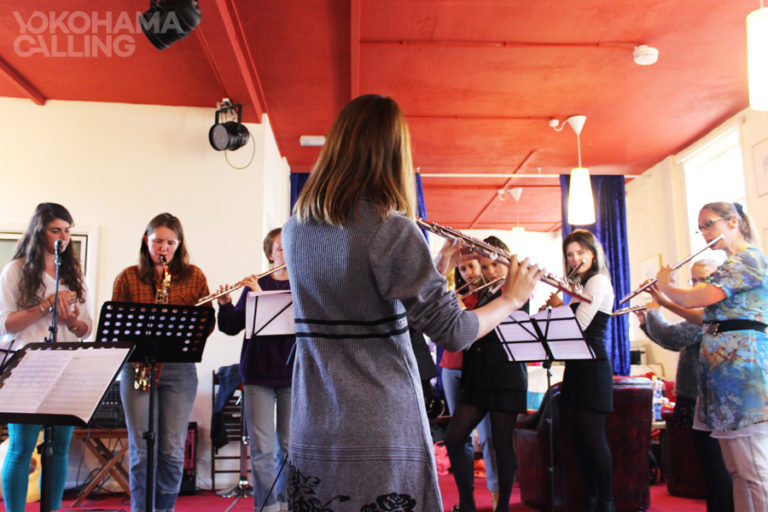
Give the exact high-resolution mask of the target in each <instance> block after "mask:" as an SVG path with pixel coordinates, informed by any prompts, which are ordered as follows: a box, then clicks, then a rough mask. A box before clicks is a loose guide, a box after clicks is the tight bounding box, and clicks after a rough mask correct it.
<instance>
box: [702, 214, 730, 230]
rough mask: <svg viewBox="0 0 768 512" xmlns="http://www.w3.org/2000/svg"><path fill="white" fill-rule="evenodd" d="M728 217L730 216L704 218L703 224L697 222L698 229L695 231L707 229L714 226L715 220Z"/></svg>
mask: <svg viewBox="0 0 768 512" xmlns="http://www.w3.org/2000/svg"><path fill="white" fill-rule="evenodd" d="M729 219H730V217H720V218H719V219H709V220H705V221H704V223H703V224H699V231H697V233H701V232H702V231H704V230H705V229H709V228H711V227H712V226H714V225H715V223H716V222H718V221H721V220H729Z"/></svg>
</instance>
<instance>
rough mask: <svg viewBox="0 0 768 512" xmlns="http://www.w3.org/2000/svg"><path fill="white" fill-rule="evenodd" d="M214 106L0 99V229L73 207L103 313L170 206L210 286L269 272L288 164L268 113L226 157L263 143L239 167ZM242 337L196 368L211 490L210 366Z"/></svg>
mask: <svg viewBox="0 0 768 512" xmlns="http://www.w3.org/2000/svg"><path fill="white" fill-rule="evenodd" d="M214 110H215V109H214V108H213V106H212V107H211V108H186V107H163V106H152V105H127V104H114V103H85V102H63V101H49V102H48V103H47V104H46V105H45V106H37V105H34V104H32V103H31V102H30V101H27V100H23V99H11V98H0V118H1V119H2V120H3V122H2V123H0V155H2V164H0V173H1V174H0V176H1V177H2V179H1V180H0V184H1V186H2V192H3V193H2V197H3V199H2V201H0V228H3V227H21V228H22V229H23V228H24V227H25V226H26V223H27V222H28V220H29V218H30V216H31V215H32V213H33V210H34V208H35V205H36V204H37V203H39V202H43V201H53V202H58V203H61V204H63V205H65V206H66V207H67V208H68V209H69V210H70V212H71V213H72V215H73V217H74V219H75V223H76V230H85V231H87V232H90V233H92V234H98V237H97V238H98V239H97V240H96V244H95V246H94V247H92V249H93V252H91V254H90V256H89V257H90V258H92V259H91V261H92V262H93V261H96V260H98V261H97V262H98V266H97V267H95V268H94V267H91V268H92V269H93V270H91V272H92V274H93V275H91V276H90V277H91V279H90V281H89V282H90V287H91V290H90V299H91V301H92V303H93V304H95V308H96V309H97V308H98V307H100V305H101V304H102V303H103V302H104V301H107V300H109V299H110V298H111V295H112V282H113V280H114V278H115V276H116V275H117V274H118V273H119V272H120V271H121V270H122V269H123V268H125V267H127V266H129V265H133V264H135V263H136V261H137V257H138V251H139V244H140V239H141V235H142V233H143V231H144V228H145V226H146V224H147V222H148V221H149V220H150V219H151V218H152V217H153V216H155V215H156V214H158V213H160V212H163V211H168V212H171V213H173V214H174V215H176V216H178V217H179V218H180V219H181V221H182V223H183V225H184V230H185V236H186V242H187V247H188V250H189V252H190V255H191V259H192V262H193V263H194V264H196V265H198V266H199V267H200V268H202V269H203V272H205V274H206V276H207V278H208V285H209V287H210V288H211V289H214V288H215V287H217V286H218V285H220V284H224V283H234V282H237V281H238V280H240V279H241V278H242V277H243V276H245V275H246V274H250V273H254V272H260V271H263V270H265V269H266V258H265V257H264V256H263V253H262V249H261V246H262V240H263V237H264V234H265V233H266V232H267V231H268V230H269V229H271V228H274V227H276V226H279V225H282V224H283V223H284V222H285V220H287V217H288V209H289V205H288V202H289V192H288V191H289V176H288V174H289V169H288V166H287V164H286V162H285V160H284V159H283V158H281V157H280V155H279V153H278V151H277V146H276V144H275V141H274V137H273V135H272V131H271V128H270V127H269V122H268V120H267V119H266V117H265V119H264V122H262V123H261V124H258V125H256V124H248V125H247V126H248V129H249V131H250V133H251V139H252V141H249V143H248V144H247V145H246V146H245V147H243V148H241V149H239V150H238V151H236V152H234V153H232V154H231V155H230V160H231V161H232V163H233V164H235V165H239V166H242V165H245V164H246V163H247V162H248V160H249V158H250V155H251V152H252V150H253V149H252V148H254V147H255V153H254V158H253V162H252V163H251V164H250V165H249V166H248V167H247V168H246V169H244V170H234V169H232V168H231V167H230V166H229V165H228V164H227V163H226V161H225V159H224V154H223V153H220V152H217V151H214V150H213V149H212V148H211V147H210V145H209V143H208V130H209V128H210V127H211V125H212V124H213V120H214ZM254 145H255V146H254ZM94 271H95V272H94ZM240 342H241V337H239V336H236V337H230V336H226V335H224V334H221V333H220V332H218V331H216V332H214V334H213V335H212V336H211V337H210V338H209V341H208V345H207V346H206V349H205V353H204V356H203V362H202V363H200V364H199V365H198V375H199V377H200V385H199V387H198V394H197V399H196V401H195V407H194V412H193V414H192V420H193V421H197V423H198V428H199V429H200V430H199V436H198V461H197V462H198V485H199V486H200V487H208V486H209V485H210V477H209V467H210V460H209V453H210V448H209V447H210V441H209V439H210V437H209V428H210V417H211V371H212V370H214V369H216V368H218V367H219V366H222V365H230V364H234V363H237V362H238V360H239V354H240ZM221 482H222V483H221V484H220V483H219V482H217V486H224V485H225V484H226V481H225V479H224V478H222V480H221Z"/></svg>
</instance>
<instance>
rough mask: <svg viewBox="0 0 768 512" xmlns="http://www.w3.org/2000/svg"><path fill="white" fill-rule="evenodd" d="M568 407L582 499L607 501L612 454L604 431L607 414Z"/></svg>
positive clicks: (610, 492)
mask: <svg viewBox="0 0 768 512" xmlns="http://www.w3.org/2000/svg"><path fill="white" fill-rule="evenodd" d="M569 409H570V410H569V412H570V416H571V419H572V421H573V441H574V445H575V447H576V454H577V455H578V459H579V468H580V470H581V478H582V481H583V483H584V499H585V501H596V500H599V501H604V500H605V501H609V500H611V498H612V497H613V458H612V457H611V448H610V447H609V446H608V436H607V434H606V431H605V427H606V422H607V418H608V414H607V413H604V412H598V411H593V410H591V409H583V408H580V407H573V406H571V407H570V408H569Z"/></svg>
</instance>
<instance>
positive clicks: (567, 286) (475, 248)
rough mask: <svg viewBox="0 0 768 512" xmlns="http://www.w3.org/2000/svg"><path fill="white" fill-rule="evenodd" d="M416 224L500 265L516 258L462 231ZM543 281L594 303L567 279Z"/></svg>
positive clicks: (547, 276)
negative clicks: (496, 261)
mask: <svg viewBox="0 0 768 512" xmlns="http://www.w3.org/2000/svg"><path fill="white" fill-rule="evenodd" d="M416 224H418V225H419V226H420V227H422V228H424V229H426V230H428V231H431V232H432V233H434V234H436V235H438V236H441V237H443V238H447V239H448V240H456V241H458V242H459V243H460V244H461V245H463V246H465V247H467V248H469V249H470V250H471V251H472V252H476V253H478V254H480V255H482V256H485V257H486V258H490V259H492V260H498V261H499V262H500V263H503V264H505V265H509V262H510V261H511V260H512V257H513V256H514V255H512V254H509V253H508V252H507V251H505V250H503V249H499V248H498V247H496V246H493V245H491V244H489V243H487V242H483V241H482V240H478V239H477V238H474V237H471V236H469V235H465V234H464V233H462V232H461V231H457V230H455V229H453V228H449V227H446V226H441V225H440V224H437V223H435V222H428V221H426V220H424V219H417V220H416ZM541 280H542V281H543V282H544V283H547V284H548V285H550V286H554V287H555V288H557V289H558V290H560V291H562V292H563V293H567V294H568V295H570V296H572V297H576V298H577V299H579V300H581V301H583V302H586V303H588V304H589V303H591V302H592V296H591V295H590V294H588V293H586V292H585V291H584V288H583V287H582V286H581V285H579V284H574V283H571V282H570V281H568V280H567V279H565V278H562V277H558V276H555V275H553V274H550V273H544V275H543V276H541Z"/></svg>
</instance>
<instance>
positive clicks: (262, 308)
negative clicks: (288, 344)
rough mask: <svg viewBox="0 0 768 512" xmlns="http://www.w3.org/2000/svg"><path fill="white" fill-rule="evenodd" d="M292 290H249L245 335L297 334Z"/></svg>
mask: <svg viewBox="0 0 768 512" xmlns="http://www.w3.org/2000/svg"><path fill="white" fill-rule="evenodd" d="M295 333H296V327H295V325H294V317H293V300H292V298H291V291H290V290H269V291H261V292H248V298H247V299H246V302H245V337H246V338H250V337H252V336H276V335H285V334H295Z"/></svg>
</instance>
